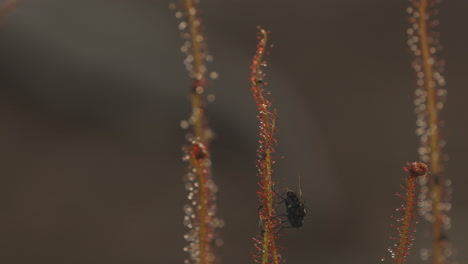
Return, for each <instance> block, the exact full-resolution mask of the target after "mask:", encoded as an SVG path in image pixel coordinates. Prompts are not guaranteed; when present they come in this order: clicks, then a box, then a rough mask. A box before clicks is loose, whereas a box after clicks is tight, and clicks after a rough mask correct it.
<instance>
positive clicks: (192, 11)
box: [176, 0, 221, 264]
mask: <svg viewBox="0 0 468 264" xmlns="http://www.w3.org/2000/svg"><path fill="white" fill-rule="evenodd" d="M198 12H199V11H198V1H193V0H183V2H182V6H181V8H180V10H179V11H177V12H176V17H178V18H182V19H183V21H182V22H181V23H180V24H179V29H180V30H182V36H183V37H184V38H185V39H186V41H185V43H184V45H183V46H182V48H181V49H182V51H183V52H185V53H186V55H187V56H186V58H185V61H184V62H185V66H186V68H187V70H188V72H189V75H190V77H191V78H192V88H191V91H190V96H191V104H192V113H191V115H190V118H189V119H188V121H182V123H181V126H182V127H183V128H189V127H191V130H192V131H191V133H189V134H188V139H189V140H190V141H191V145H190V146H187V147H185V155H184V160H186V161H188V162H189V166H188V167H189V172H188V174H187V175H186V180H185V181H186V188H187V190H188V191H189V196H188V198H189V200H190V201H191V204H189V205H187V206H186V207H185V211H186V216H185V220H184V224H185V225H186V226H187V227H188V228H189V229H190V231H189V233H188V234H187V235H186V236H185V238H186V239H187V241H188V242H189V245H188V246H187V247H185V248H184V250H185V251H187V252H188V253H189V255H190V258H189V260H187V262H191V263H196V264H210V263H214V262H215V260H216V256H215V247H216V243H215V242H216V239H217V238H216V234H215V230H216V228H217V227H219V226H220V225H221V221H220V220H218V219H217V218H216V216H215V209H216V203H215V200H216V196H215V192H216V191H217V187H216V185H215V184H214V182H213V180H212V175H211V160H210V152H209V145H210V141H211V132H210V131H211V130H210V129H209V127H208V125H207V120H206V115H205V104H206V100H205V94H204V92H205V90H206V87H207V83H208V82H207V73H208V72H207V68H206V65H205V62H206V61H208V60H210V58H211V56H209V55H207V51H206V43H205V41H204V37H203V34H202V32H201V20H200V18H199V16H198ZM216 75H217V74H216V73H211V74H210V76H211V77H213V76H216Z"/></svg>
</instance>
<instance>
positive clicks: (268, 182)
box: [250, 27, 284, 264]
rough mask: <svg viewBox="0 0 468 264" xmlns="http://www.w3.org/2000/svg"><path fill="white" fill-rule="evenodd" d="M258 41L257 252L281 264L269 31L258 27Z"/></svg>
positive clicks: (267, 262) (269, 263) (254, 87)
mask: <svg viewBox="0 0 468 264" xmlns="http://www.w3.org/2000/svg"><path fill="white" fill-rule="evenodd" d="M258 30H259V33H258V40H259V42H258V45H257V49H256V52H255V55H254V58H253V60H252V66H251V67H250V69H251V75H250V83H251V88H250V90H251V91H252V93H253V97H254V100H255V103H256V105H257V110H258V115H257V117H258V119H259V121H260V125H259V127H260V140H259V143H260V146H259V147H258V150H257V157H258V160H257V169H258V174H257V176H258V177H259V178H260V181H259V183H258V186H259V190H258V191H257V194H258V198H259V201H260V205H259V207H258V210H257V211H258V214H259V218H260V219H259V224H260V227H259V228H260V232H259V234H258V236H257V237H256V238H254V239H253V240H254V246H255V248H256V252H253V254H252V255H253V257H254V260H255V262H257V263H262V264H278V263H281V262H283V261H284V260H283V259H282V257H281V255H280V253H279V248H278V246H277V239H278V231H279V226H280V225H281V220H280V219H279V217H278V215H277V214H276V207H277V205H278V203H279V199H278V198H277V197H276V195H275V193H274V191H273V187H274V184H275V182H274V180H273V178H272V175H273V169H272V165H273V163H274V160H273V157H272V154H273V153H274V151H275V149H274V147H275V146H276V145H277V142H276V140H275V138H274V135H275V132H276V121H277V117H278V115H277V111H276V109H272V108H271V106H272V105H271V102H270V101H269V100H268V98H267V94H268V92H267V91H266V89H265V87H266V83H265V81H264V80H265V73H264V71H263V68H264V67H265V66H266V63H265V62H264V55H265V53H266V49H267V44H268V32H267V31H266V30H264V29H262V28H260V27H258Z"/></svg>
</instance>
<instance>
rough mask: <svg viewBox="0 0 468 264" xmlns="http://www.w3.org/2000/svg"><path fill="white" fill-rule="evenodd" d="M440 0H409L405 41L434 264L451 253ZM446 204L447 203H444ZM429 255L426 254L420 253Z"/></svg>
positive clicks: (424, 211)
mask: <svg viewBox="0 0 468 264" xmlns="http://www.w3.org/2000/svg"><path fill="white" fill-rule="evenodd" d="M441 2H443V1H442V0H410V5H409V7H408V8H407V9H406V11H407V13H408V16H409V22H410V27H409V28H408V29H407V33H408V45H409V47H410V50H411V51H412V53H413V55H414V61H413V64H412V66H413V68H414V70H415V72H416V76H417V88H416V91H415V100H414V105H415V112H416V117H417V119H416V134H417V135H418V136H419V139H420V145H419V147H418V154H419V156H420V159H421V160H422V161H424V162H427V163H428V164H429V166H430V167H431V175H430V177H427V178H426V179H424V180H423V181H421V185H422V189H421V194H420V199H421V201H422V202H421V213H422V215H423V217H424V219H426V220H427V221H429V222H430V223H431V224H432V246H431V249H427V250H423V252H425V256H428V255H431V256H432V260H431V262H432V263H433V264H445V263H447V261H448V259H449V257H450V255H451V245H450V243H449V242H448V241H447V240H446V239H443V240H441V239H440V238H441V237H447V236H446V232H447V230H448V229H449V228H450V218H449V216H448V215H447V213H448V211H449V209H450V207H451V206H450V198H451V191H452V190H451V186H450V184H451V181H450V180H449V178H448V177H447V175H446V174H445V160H446V158H447V157H446V155H445V154H444V153H443V147H444V145H445V141H444V139H443V137H442V131H441V127H442V124H443V122H442V120H441V119H440V111H441V110H442V109H443V107H444V104H445V100H446V96H447V89H446V87H445V86H446V80H445V78H444V75H443V73H444V68H445V61H444V60H443V59H441V58H440V57H439V52H440V51H441V50H442V45H441V41H440V34H439V32H438V30H437V27H438V25H439V19H438V12H439V5H440V3H441ZM447 205H448V206H447ZM423 258H424V259H428V258H427V257H423Z"/></svg>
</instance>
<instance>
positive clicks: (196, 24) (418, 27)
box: [176, 0, 452, 264]
mask: <svg viewBox="0 0 468 264" xmlns="http://www.w3.org/2000/svg"><path fill="white" fill-rule="evenodd" d="M440 2H441V1H440V0H411V1H409V5H408V8H407V13H408V15H409V27H408V29H407V33H408V36H409V37H408V45H409V47H410V49H411V51H412V52H413V55H414V61H413V63H412V67H413V69H414V70H415V72H416V76H417V87H416V90H415V95H416V96H415V100H414V103H415V107H416V115H417V120H416V125H417V130H416V133H417V135H418V136H419V137H420V147H419V148H418V150H417V152H418V154H419V156H420V160H421V161H419V162H413V163H408V164H407V166H406V167H404V170H405V172H406V174H407V176H406V177H405V178H403V182H402V183H401V185H400V186H401V188H402V192H399V193H397V196H399V197H401V198H402V199H403V204H402V205H401V207H397V209H396V214H394V215H392V218H393V220H394V222H395V223H393V224H391V226H392V227H393V228H394V229H395V234H390V236H389V237H390V241H391V247H389V248H388V251H389V253H390V256H389V257H384V258H382V261H391V262H395V263H405V262H407V257H408V255H409V254H410V253H411V249H412V247H413V244H414V242H415V232H416V227H417V223H418V222H419V220H418V218H419V216H420V215H422V216H423V218H424V219H426V220H427V221H429V222H430V223H432V230H431V233H432V238H430V239H431V240H432V243H431V244H432V248H430V249H421V250H419V251H420V252H421V253H422V254H421V258H422V260H424V261H426V262H429V263H431V264H446V263H450V257H451V254H452V251H451V246H450V243H449V241H448V240H447V236H446V235H445V233H446V230H447V229H448V228H449V227H450V220H449V217H448V215H447V212H448V210H449V209H450V207H451V206H450V201H449V198H450V180H449V179H448V177H447V175H445V174H444V158H443V157H444V155H443V154H442V151H441V150H442V147H443V145H444V141H443V140H442V136H441V122H440V118H439V114H438V113H439V111H440V110H441V109H442V107H443V104H444V100H445V94H446V90H445V79H444V77H443V75H442V73H443V68H444V61H443V60H442V59H440V58H439V57H438V56H437V53H438V51H439V50H441V44H440V40H439V32H438V31H437V29H436V28H437V25H438V24H439V21H438V20H437V18H436V17H437V13H438V11H439V4H440ZM177 10H178V11H177V13H176V17H178V18H181V19H182V22H181V23H180V24H179V28H180V29H181V30H185V31H183V32H184V33H182V35H183V37H184V38H185V39H186V41H185V44H184V45H183V46H182V51H183V52H185V53H186V54H187V57H186V60H185V64H186V67H187V69H188V70H189V72H190V75H191V77H192V78H193V80H194V81H193V87H192V90H191V93H192V106H193V109H194V110H193V113H192V116H191V119H190V120H189V121H188V124H189V125H190V126H192V127H193V132H192V133H193V135H194V136H193V137H190V138H191V141H192V145H191V147H188V148H187V151H186V154H185V155H186V156H185V157H186V158H185V159H186V160H187V161H189V163H190V164H191V165H190V166H189V170H190V172H189V173H188V175H189V178H190V179H191V182H193V183H194V184H193V185H192V184H190V185H189V188H188V189H189V191H190V192H191V194H190V195H189V198H193V197H196V198H194V199H195V200H194V202H193V205H194V206H195V207H192V206H189V207H187V208H189V209H187V208H186V212H187V216H186V220H185V222H186V224H185V225H186V226H187V227H188V228H189V229H190V232H189V234H190V236H189V237H188V238H187V237H186V238H187V240H188V241H189V242H190V246H189V247H188V249H187V251H188V253H189V255H190V259H191V261H192V262H193V263H204V264H205V263H216V262H215V259H217V257H216V255H215V253H214V252H215V250H213V249H212V248H211V245H215V243H213V241H214V240H215V239H216V237H215V235H214V233H213V230H214V229H215V228H216V227H218V226H219V220H217V218H215V217H214V209H212V210H211V211H210V213H209V214H207V213H206V212H204V210H206V209H205V207H204V206H210V208H214V200H215V198H214V196H215V192H213V191H211V190H212V189H214V188H208V189H206V190H205V189H204V188H206V187H204V186H208V185H207V184H206V183H203V182H204V181H206V182H209V183H210V184H211V185H212V184H213V183H212V179H211V178H209V177H211V175H210V176H209V177H208V173H209V171H210V170H209V167H206V166H207V165H206V164H210V162H209V150H208V148H207V146H208V142H207V140H206V139H204V136H205V134H207V133H206V131H205V130H206V121H204V120H203V113H204V111H205V107H204V106H205V104H204V101H203V100H202V97H201V95H202V94H203V93H204V90H205V88H206V87H205V84H206V83H207V82H206V77H205V74H206V67H205V63H204V62H205V60H206V56H207V55H206V42H205V41H204V40H205V38H204V36H203V35H202V34H201V33H200V28H201V27H202V26H201V19H200V17H199V16H198V14H199V13H200V11H199V8H198V1H192V0H186V1H183V2H182V7H179V8H178V9H177ZM402 30H404V29H402ZM258 41H259V42H258V46H257V48H256V52H255V55H254V58H253V62H252V66H251V77H250V83H251V90H252V92H253V97H254V101H255V104H256V106H257V109H258V113H257V114H256V115H257V117H258V119H259V122H260V124H259V128H260V139H259V144H260V145H259V147H258V153H257V168H258V177H259V183H258V187H259V191H258V198H259V202H260V204H259V206H258V215H259V226H258V228H259V232H258V234H257V235H254V237H253V241H254V247H255V249H254V250H253V251H252V253H251V254H252V258H253V261H255V262H257V263H262V264H278V263H285V262H287V261H286V259H285V258H283V257H282V255H281V251H282V250H283V246H280V243H281V242H280V239H279V238H280V235H279V232H280V231H281V230H282V227H283V226H284V225H285V224H286V225H287V224H288V223H287V222H288V218H289V219H290V218H291V215H288V213H286V214H278V213H277V210H278V209H277V206H278V204H280V203H282V202H284V199H285V198H284V197H281V195H280V194H279V193H278V191H277V190H280V189H281V188H284V187H281V185H280V184H278V182H277V181H276V180H275V179H274V176H273V175H274V173H273V171H274V170H273V165H274V163H275V159H274V156H273V153H274V152H275V146H276V145H277V144H278V142H277V140H276V139H275V134H276V133H277V128H278V127H279V126H280V119H279V118H278V110H277V109H275V108H274V107H273V106H272V103H271V102H270V100H269V99H268V97H269V94H270V92H269V91H268V90H267V88H266V85H267V83H266V78H265V76H266V74H265V72H264V68H265V66H266V65H267V63H266V59H265V56H266V55H267V54H268V53H269V51H268V48H269V44H268V42H269V32H268V31H267V30H265V29H262V28H260V27H259V33H258ZM202 102H203V103H202ZM201 105H203V107H200V106H201ZM200 120H203V121H200ZM183 122H184V123H185V122H186V121H183ZM186 126H188V125H186ZM208 134H209V133H208ZM200 153H201V154H200ZM205 159H206V160H205ZM418 185H421V187H420V190H419V188H418ZM195 194H196V195H195ZM304 214H305V211H304ZM207 216H209V217H208V218H207ZM211 217H213V218H211ZM282 217H283V218H282ZM284 217H286V218H284ZM188 219H194V220H190V221H189V220H188ZM285 219H286V220H285ZM210 221H213V222H210ZM301 221H302V219H301ZM286 250H287V247H286Z"/></svg>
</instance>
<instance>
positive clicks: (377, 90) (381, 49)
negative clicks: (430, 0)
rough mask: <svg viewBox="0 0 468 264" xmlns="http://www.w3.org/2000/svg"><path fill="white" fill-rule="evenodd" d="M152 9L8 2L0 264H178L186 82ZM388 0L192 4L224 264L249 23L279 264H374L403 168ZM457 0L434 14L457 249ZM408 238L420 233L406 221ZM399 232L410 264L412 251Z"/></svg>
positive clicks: (410, 148) (236, 247)
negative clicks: (290, 202)
mask: <svg viewBox="0 0 468 264" xmlns="http://www.w3.org/2000/svg"><path fill="white" fill-rule="evenodd" d="M169 3H170V1H168V0H152V1H150V0H133V1H128V0H125V1H124V0H112V1H110V0H108V1H105V0H80V1H78V0H65V1H64V0H41V1H32V0H23V2H22V4H21V5H20V6H19V8H18V9H17V10H15V11H14V12H13V13H12V14H10V15H8V16H7V17H6V19H3V21H2V23H1V25H0V58H1V60H0V87H1V88H0V160H1V161H0V164H1V166H0V168H1V176H0V262H1V263H5V264H7V263H8V264H26V263H37V264H40V263H41V264H42V263H44V264H46V263H47V264H98V263H99V264H107V263H108V264H110V263H112V264H120V263H122V264H123V263H132V264H146V263H148V264H149V263H182V262H183V259H184V257H185V253H183V252H182V248H183V247H184V246H185V245H186V242H185V241H184V240H183V234H184V233H185V232H186V231H187V230H186V229H185V228H184V226H183V225H182V219H183V211H182V208H183V205H184V204H185V203H186V195H187V193H186V191H185V190H184V187H183V182H182V176H183V174H184V166H185V165H184V164H183V163H182V161H181V146H182V145H183V144H184V143H185V140H184V134H185V131H183V130H182V129H181V128H180V126H179V123H180V121H181V120H183V119H185V118H187V116H188V114H189V111H190V107H189V101H188V97H187V95H188V89H189V86H190V80H189V78H188V77H187V74H186V72H185V69H184V66H183V63H182V61H183V58H184V55H183V54H181V52H180V50H179V47H180V46H181V44H182V40H181V39H180V38H179V31H178V29H177V25H178V23H179V21H178V20H177V19H176V18H175V17H174V14H173V12H172V11H170V10H169V9H168V5H169ZM407 5H408V1H404V0H354V1H350V0H314V1H305V0H288V1H271V0H270V1H267V0H242V1H241V0H238V1H214V0H203V1H202V8H203V18H204V23H205V25H206V27H207V30H206V35H207V36H208V44H209V47H210V50H211V53H212V54H213V56H214V57H215V62H214V63H212V64H211V65H209V67H210V69H212V70H215V71H217V72H218V73H219V74H220V78H219V80H217V81H216V82H215V83H214V85H213V86H212V87H211V88H210V90H211V92H213V93H214V94H215V95H216V101H215V102H214V103H212V104H210V105H209V110H208V111H209V115H210V121H211V124H212V127H213V129H214V130H215V132H216V140H215V141H214V143H213V159H214V172H215V179H216V182H217V184H218V186H219V188H220V192H219V195H218V199H219V211H218V214H219V216H220V217H221V218H223V219H224V220H225V222H226V226H225V228H223V229H222V230H221V232H222V237H223V239H224V242H225V244H224V246H223V247H222V249H221V251H220V253H221V255H222V258H223V261H224V263H225V264H231V263H251V262H252V260H251V258H250V255H249V252H250V251H251V250H252V249H253V246H252V241H251V238H252V237H253V236H254V235H255V234H256V233H257V232H258V230H257V224H258V219H257V215H256V211H257V200H256V199H257V198H256V194H255V191H256V181H257V178H256V177H255V174H256V168H255V158H256V156H255V155H256V154H255V151H256V147H257V144H256V141H257V139H258V127H257V120H256V117H255V116H256V111H255V105H254V102H253V99H252V98H251V94H250V90H249V82H248V76H249V65H250V60H251V57H252V55H253V52H254V49H255V44H256V38H255V36H256V29H255V26H256V25H262V26H264V27H265V28H267V29H270V30H271V31H272V35H271V37H272V42H273V43H274V44H275V48H274V49H273V50H272V55H271V56H269V58H268V61H269V66H268V68H267V71H268V76H267V80H268V81H269V83H270V86H269V87H270V88H271V90H272V93H273V98H274V103H275V105H276V106H277V108H278V109H279V111H280V119H279V129H280V132H279V136H278V139H279V142H280V147H279V148H278V155H282V156H285V158H284V159H281V160H279V162H278V165H277V166H276V176H277V177H278V179H281V181H282V182H283V186H284V187H291V188H297V179H298V176H299V175H302V185H303V186H302V188H303V192H304V196H305V199H306V205H307V210H308V216H307V219H306V223H305V225H304V227H303V228H302V229H300V230H288V231H287V233H288V235H286V236H285V237H284V238H283V239H282V240H281V244H282V245H283V246H285V247H286V250H285V251H284V256H285V257H286V258H287V259H288V260H289V261H288V263H343V262H346V263H376V262H379V260H380V258H381V257H382V256H386V257H388V255H389V254H388V252H387V250H386V249H387V247H388V246H389V245H390V241H389V240H388V239H387V237H388V235H389V234H390V233H391V231H392V229H391V228H390V227H389V224H390V223H391V220H390V218H389V216H390V215H391V214H392V213H393V211H394V208H396V207H397V206H399V205H400V204H401V203H402V202H401V200H399V199H398V198H397V197H395V196H394V195H393V194H394V193H395V192H396V191H399V187H398V186H399V184H400V178H401V176H403V175H404V174H403V171H402V169H401V167H402V166H403V165H405V162H406V161H414V160H416V159H417V155H416V147H417V145H418V139H417V137H416V136H415V133H414V130H415V124H414V123H415V115H414V112H413V103H412V101H413V91H414V88H415V83H416V78H415V74H414V72H413V70H412V68H411V67H410V61H411V60H412V57H411V55H410V53H409V51H408V48H407V46H406V45H405V43H406V28H407V26H408V23H407V20H406V13H405V9H406V7H407ZM466 10H468V2H467V1H445V2H444V3H443V4H442V7H441V10H440V11H441V16H440V18H441V27H440V31H441V33H442V42H443V43H444V46H445V51H444V52H443V53H442V57H443V58H444V59H446V61H447V67H446V74H445V76H446V79H447V83H448V86H447V88H448V90H449V95H448V102H447V105H446V109H445V110H444V111H443V114H442V115H443V118H444V119H445V120H446V123H447V125H446V129H445V130H444V135H445V137H446V139H447V141H448V145H447V148H446V152H447V153H449V154H450V157H451V159H450V161H449V164H448V172H447V173H448V175H450V177H452V180H453V182H454V189H455V190H454V197H453V211H452V212H451V217H452V223H453V229H452V230H451V231H450V233H449V238H450V240H451V241H452V242H453V243H454V246H455V249H457V250H458V255H457V256H456V257H455V259H458V260H459V262H460V263H463V262H464V260H466V259H467V257H468V255H467V254H466V251H464V249H466V247H467V246H468V241H467V239H466V237H468V229H467V228H466V223H467V222H468V211H467V209H468V201H467V199H468V192H466V191H465V188H466V187H467V184H468V179H467V178H466V177H465V176H466V172H465V171H466V168H465V167H464V165H463V164H465V165H466V162H467V161H468V155H467V151H468V140H467V139H466V135H467V134H468V131H467V129H468V125H467V122H468V115H467V114H466V113H467V110H468V109H467V108H468V104H467V103H466V102H465V100H466V98H468V90H467V89H466V84H467V83H468V80H467V76H468V75H467V74H466V69H467V68H468V52H467V50H466V47H467V46H468V37H467V35H466V34H465V28H464V27H465V26H466V25H468V16H467V15H466V14H467V11H466ZM422 227H424V225H423V224H421V225H419V226H418V228H422ZM424 233H425V232H422V231H420V232H418V233H417V238H418V239H417V242H416V244H415V248H414V250H413V254H412V256H411V259H412V260H414V261H412V263H416V261H418V260H417V259H418V256H417V255H418V250H419V248H420V247H421V246H422V245H423V244H424V243H423V237H424V235H425V234H424Z"/></svg>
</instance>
